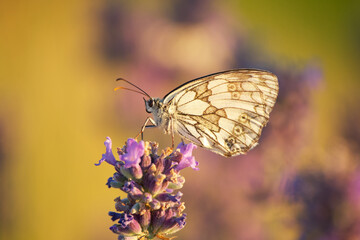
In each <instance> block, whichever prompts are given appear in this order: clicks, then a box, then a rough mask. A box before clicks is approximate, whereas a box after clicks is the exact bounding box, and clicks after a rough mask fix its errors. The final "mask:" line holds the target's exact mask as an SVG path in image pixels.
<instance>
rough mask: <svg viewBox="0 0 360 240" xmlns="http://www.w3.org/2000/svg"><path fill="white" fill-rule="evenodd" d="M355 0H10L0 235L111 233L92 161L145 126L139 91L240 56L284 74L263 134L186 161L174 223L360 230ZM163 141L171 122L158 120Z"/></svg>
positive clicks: (232, 64) (106, 173)
mask: <svg viewBox="0 0 360 240" xmlns="http://www.w3.org/2000/svg"><path fill="white" fill-rule="evenodd" d="M359 5H360V4H359V1H351V0H344V1H310V0H303V1H286V0H274V1H235V0H226V1H221V0H213V1H212V0H194V1H190V0H171V1H164V0H156V1H139V0H133V1H115V0H103V1H99V0H95V1H85V0H75V1H67V0H64V1H42V0H28V1H6V0H5V1H1V2H0V239H4V240H7V239H11V240H20V239H21V240H22V239H27V240H28V239H36V240H43V239H53V240H64V239H77V240H80V239H84V240H85V239H86V240H95V239H109V240H110V239H116V236H115V235H114V234H113V233H111V232H110V230H109V229H108V227H109V226H111V225H112V222H111V221H110V218H109V216H108V215H107V212H108V211H112V210H114V202H113V199H114V198H115V197H117V196H118V195H119V192H118V191H116V190H114V189H108V188H107V187H106V186H105V183H106V180H107V178H108V177H110V176H111V175H112V173H113V169H112V167H111V166H107V165H102V166H100V167H95V166H94V163H95V162H96V161H98V160H99V159H100V157H101V154H102V153H103V152H104V150H105V149H104V146H103V142H104V140H105V137H106V136H110V137H111V138H112V140H113V143H114V144H115V145H116V146H122V145H123V144H124V142H125V141H126V139H127V138H129V137H134V136H135V135H136V134H137V133H138V131H139V128H140V126H141V125H142V124H143V121H144V120H145V118H146V116H147V114H146V112H145V111H144V103H143V100H142V98H141V97H140V95H137V94H135V93H131V92H127V91H122V92H121V91H118V92H113V91H112V89H113V88H114V87H115V86H117V85H116V82H115V81H114V80H115V79H116V78H118V77H123V78H126V79H128V80H130V81H131V82H133V83H134V84H137V85H138V86H140V87H142V88H143V89H144V90H146V91H147V92H148V93H149V94H150V95H152V96H155V97H162V96H164V95H165V94H166V93H167V92H168V91H170V90H171V89H173V88H175V87H176V86H178V85H179V84H181V83H183V82H185V81H188V80H190V79H193V78H197V77H200V76H202V75H206V74H210V73H214V72H218V71H222V70H227V69H232V68H259V69H266V70H270V71H272V72H274V73H275V74H276V75H278V77H279V82H280V93H279V98H278V101H277V104H276V105H275V108H274V110H273V112H272V114H271V118H270V122H269V124H268V126H267V127H266V128H265V129H264V132H263V136H262V138H261V140H260V145H259V146H258V147H257V148H255V149H254V150H252V151H251V152H250V153H248V154H247V155H245V156H239V157H234V158H230V159H224V158H222V157H220V156H218V155H215V154H213V153H210V152H209V151H206V150H203V149H197V150H196V151H195V156H196V158H197V160H198V161H199V162H200V166H199V167H200V171H198V172H196V171H193V170H190V169H188V170H186V171H185V172H184V174H185V177H186V179H187V182H186V184H185V187H184V188H183V193H184V197H183V199H184V201H185V203H186V206H187V209H186V211H185V212H186V213H187V214H188V220H187V226H186V227H185V228H184V229H183V230H182V231H180V232H179V233H178V234H177V236H178V239H209V240H215V239H216V240H218V239H225V240H227V239H245V240H259V239H277V240H278V239H280V240H281V239H284V240H289V239H290V240H292V239H321V240H337V239H341V240H343V239H349V240H353V239H354V240H355V239H359V236H360V158H359V156H360V148H359V144H360V127H359V122H360V101H359V98H360V97H359V96H360V93H359V87H360V82H359V76H360V44H359V43H360V6H359ZM145 139H146V140H156V141H158V142H160V144H161V147H163V148H165V147H166V146H169V145H170V144H171V138H170V136H165V135H163V134H162V133H161V131H160V130H158V129H150V130H148V131H147V132H146V134H145Z"/></svg>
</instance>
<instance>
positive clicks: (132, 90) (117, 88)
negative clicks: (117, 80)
mask: <svg viewBox="0 0 360 240" xmlns="http://www.w3.org/2000/svg"><path fill="white" fill-rule="evenodd" d="M119 89H124V90H128V91H131V92H136V93H139V94H141V95H145V94H144V93H143V92H140V91H136V90H134V89H130V88H126V87H121V86H120V87H116V88H114V91H117V90H119ZM145 96H147V95H145Z"/></svg>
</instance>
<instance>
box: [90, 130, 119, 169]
mask: <svg viewBox="0 0 360 240" xmlns="http://www.w3.org/2000/svg"><path fill="white" fill-rule="evenodd" d="M104 145H105V147H106V152H105V154H103V155H102V158H101V159H100V160H99V162H98V163H95V165H96V166H99V165H100V164H101V163H102V162H103V161H106V162H107V163H109V164H111V165H113V166H115V164H116V159H115V157H114V155H113V153H112V142H111V139H110V137H106V141H105V142H104Z"/></svg>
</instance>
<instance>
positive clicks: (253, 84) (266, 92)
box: [163, 69, 279, 156]
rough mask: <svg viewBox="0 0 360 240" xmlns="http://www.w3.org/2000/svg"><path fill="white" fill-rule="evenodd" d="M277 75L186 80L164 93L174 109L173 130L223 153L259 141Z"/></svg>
mask: <svg viewBox="0 0 360 240" xmlns="http://www.w3.org/2000/svg"><path fill="white" fill-rule="evenodd" d="M278 89H279V87H278V81H277V77H276V76H275V75H274V74H272V73H270V72H266V71H260V70H247V69H240V70H230V71H226V72H221V73H215V74H212V75H208V76H205V77H202V78H198V79H195V80H192V81H190V82H187V83H185V84H183V85H182V86H180V87H179V88H177V89H175V90H174V91H172V92H170V93H169V94H167V95H166V96H165V97H164V100H163V103H164V105H167V107H169V106H172V107H173V108H174V115H173V119H172V121H173V124H174V129H173V130H174V131H176V132H178V133H179V134H180V135H182V136H183V137H184V138H186V139H188V140H189V141H192V142H194V143H195V144H197V145H200V146H202V147H205V148H208V149H210V150H212V151H214V152H216V153H218V154H221V155H224V156H234V155H238V154H244V153H246V152H247V151H249V150H250V149H251V148H253V147H254V146H256V145H257V142H258V140H259V137H260V134H261V131H262V128H263V127H264V126H265V125H266V123H267V121H268V119H269V114H270V112H271V110H272V108H273V106H274V104H275V101H276V97H277V94H278Z"/></svg>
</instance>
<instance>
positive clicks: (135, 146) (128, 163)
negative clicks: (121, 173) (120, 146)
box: [120, 138, 145, 168]
mask: <svg viewBox="0 0 360 240" xmlns="http://www.w3.org/2000/svg"><path fill="white" fill-rule="evenodd" d="M144 152H145V147H144V141H140V142H139V143H138V142H136V141H135V140H134V139H132V138H129V139H128V141H127V144H126V153H125V154H123V155H121V156H120V159H121V160H122V161H124V162H125V165H124V168H130V167H136V166H137V165H139V163H140V161H141V156H143V155H144Z"/></svg>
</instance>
